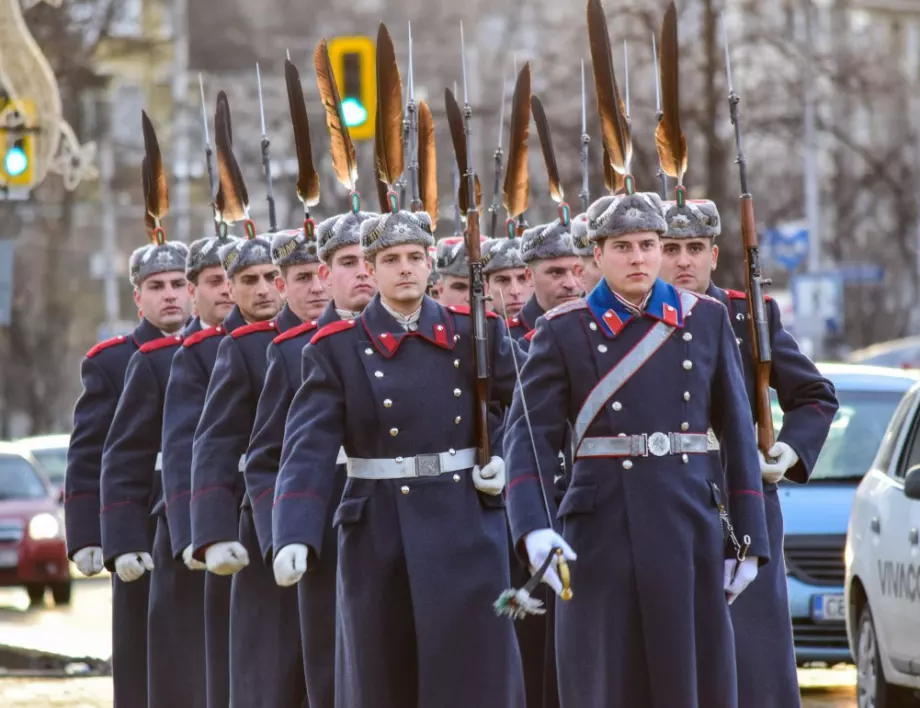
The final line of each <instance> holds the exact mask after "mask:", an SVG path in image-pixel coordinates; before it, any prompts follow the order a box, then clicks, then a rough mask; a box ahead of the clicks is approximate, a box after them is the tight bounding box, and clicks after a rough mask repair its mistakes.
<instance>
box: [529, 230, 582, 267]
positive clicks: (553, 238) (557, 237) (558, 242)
mask: <svg viewBox="0 0 920 708" xmlns="http://www.w3.org/2000/svg"><path fill="white" fill-rule="evenodd" d="M574 255H575V251H574V249H573V247H572V234H571V233H570V231H569V227H568V226H565V225H564V224H563V223H562V222H561V221H559V219H556V220H555V221H551V222H550V223H548V224H540V225H539V226H534V227H533V228H531V229H527V230H526V231H525V232H524V233H523V234H521V258H522V259H523V261H524V262H525V263H527V264H528V265H529V264H531V263H533V262H534V261H543V260H549V259H551V258H564V257H565V256H574Z"/></svg>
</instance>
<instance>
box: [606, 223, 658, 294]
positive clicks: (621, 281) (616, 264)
mask: <svg viewBox="0 0 920 708" xmlns="http://www.w3.org/2000/svg"><path fill="white" fill-rule="evenodd" d="M594 258H595V259H596V260H597V262H598V263H599V264H600V266H601V273H603V275H604V279H605V280H606V281H607V284H608V285H609V286H610V289H611V290H613V291H614V292H615V293H617V294H619V295H621V296H622V297H624V298H626V299H627V300H633V301H637V300H640V299H641V298H643V297H645V294H646V293H647V292H648V291H649V290H650V289H651V287H652V285H653V284H654V283H655V279H656V278H657V277H658V272H659V271H660V270H661V239H660V238H659V237H658V234H657V233H655V232H653V231H643V232H640V233H635V234H626V235H625V236H619V237H617V238H607V239H604V241H603V244H602V246H596V247H595V248H594Z"/></svg>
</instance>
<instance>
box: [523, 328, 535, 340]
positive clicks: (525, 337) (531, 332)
mask: <svg viewBox="0 0 920 708" xmlns="http://www.w3.org/2000/svg"><path fill="white" fill-rule="evenodd" d="M536 333H537V330H535V329H532V330H530V331H529V332H528V333H527V334H525V335H524V339H526V340H527V341H528V342H529V341H530V340H531V339H533V336H534V335H535V334H536Z"/></svg>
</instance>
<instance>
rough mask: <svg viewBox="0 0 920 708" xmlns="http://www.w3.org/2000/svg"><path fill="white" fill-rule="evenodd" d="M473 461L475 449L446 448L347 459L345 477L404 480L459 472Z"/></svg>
mask: <svg viewBox="0 0 920 708" xmlns="http://www.w3.org/2000/svg"><path fill="white" fill-rule="evenodd" d="M475 464H476V448H475V447H469V448H466V449H465V450H448V451H447V452H435V453H431V454H428V455H416V456H415V457H396V458H393V459H376V460H365V459H361V458H355V457H349V458H348V462H347V465H348V476H349V477H357V478H358V479H404V478H407V477H436V476H438V475H439V474H445V473H447V472H459V471H460V470H466V469H469V468H471V467H473V466H474V465H475Z"/></svg>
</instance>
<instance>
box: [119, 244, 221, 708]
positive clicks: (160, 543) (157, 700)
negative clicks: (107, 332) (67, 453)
mask: <svg viewBox="0 0 920 708" xmlns="http://www.w3.org/2000/svg"><path fill="white" fill-rule="evenodd" d="M180 246H181V244H176V251H180V250H182V249H184V246H181V248H180ZM208 249H211V250H214V251H215V261H216V239H213V238H210V239H207V238H206V239H201V240H199V241H196V242H195V243H193V244H192V246H191V248H190V249H189V251H188V258H187V260H186V263H185V264H184V267H185V277H186V278H187V279H188V281H189V284H188V291H189V296H190V297H191V300H192V303H193V304H194V309H195V311H196V312H197V313H198V316H197V317H195V318H194V319H193V320H192V322H191V323H190V324H189V325H188V326H187V327H186V328H185V330H184V332H183V335H184V336H188V335H190V334H193V333H195V332H198V331H201V329H202V322H203V323H204V324H205V326H209V325H210V323H220V322H221V321H222V320H223V318H224V316H225V315H226V314H227V313H228V312H229V310H230V309H231V308H232V307H233V302H232V301H231V300H230V292H229V289H228V287H227V280H226V277H225V276H224V274H223V272H222V269H219V268H216V269H215V270H216V271H217V273H208V274H207V277H208V282H201V281H199V279H198V277H197V276H198V275H199V273H200V267H201V264H202V263H203V262H204V257H205V253H204V252H205V251H206V250H208ZM177 265H179V264H178V263H177ZM199 284H200V285H201V287H199ZM183 335H179V334H176V335H170V336H169V337H164V338H162V339H155V340H153V341H151V342H147V344H145V345H144V346H142V347H141V348H140V350H138V351H137V352H136V353H135V354H134V355H133V356H132V357H131V361H130V363H129V364H128V371H127V374H126V377H125V390H124V392H123V393H122V396H121V399H120V401H119V403H118V408H117V409H116V411H115V417H114V419H113V421H112V427H111V430H110V431H109V436H108V438H107V440H106V448H105V452H104V453H103V458H102V513H101V520H102V547H103V552H104V557H105V561H106V566H107V567H108V568H109V570H114V571H115V572H116V573H117V574H118V577H119V579H120V580H121V581H123V582H125V583H130V582H136V581H138V579H140V578H141V577H142V576H144V574H145V573H146V572H148V571H150V570H152V569H153V568H154V567H155V568H156V572H155V573H153V574H152V575H151V577H150V597H149V604H148V608H147V646H148V652H147V676H148V682H147V705H148V706H150V707H151V708H154V707H155V706H166V707H167V708H180V707H181V706H203V705H205V700H206V695H205V684H204V683H203V682H202V681H201V676H203V675H204V673H205V649H204V618H203V615H202V612H201V602H202V598H203V597H204V575H203V574H201V573H193V572H192V571H191V570H189V569H188V568H186V567H185V566H184V565H183V564H182V563H181V561H179V562H177V561H176V560H174V559H173V554H172V549H171V541H170V534H169V528H168V525H167V521H166V515H165V509H164V507H165V500H164V498H163V489H162V481H161V479H160V472H161V470H162V461H161V460H162V455H161V454H160V449H161V448H160V443H161V433H162V423H163V401H164V398H165V395H166V386H167V381H168V378H169V373H170V368H171V365H172V360H173V355H174V354H175V353H176V350H177V348H178V347H180V346H181V344H182V341H183V338H184V337H183ZM150 525H153V526H155V536H154V541H153V553H152V555H151V554H150V553H148V552H147V549H148V548H149V547H150V543H149V537H148V535H149V530H150V529H149V527H150ZM179 636H181V637H182V641H181V642H176V637H179Z"/></svg>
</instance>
